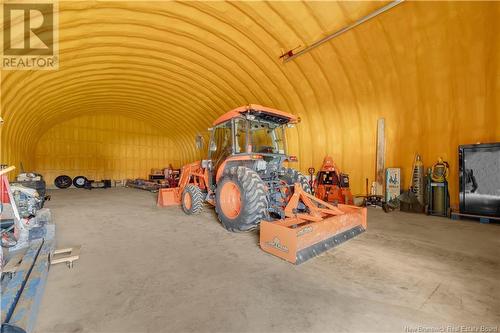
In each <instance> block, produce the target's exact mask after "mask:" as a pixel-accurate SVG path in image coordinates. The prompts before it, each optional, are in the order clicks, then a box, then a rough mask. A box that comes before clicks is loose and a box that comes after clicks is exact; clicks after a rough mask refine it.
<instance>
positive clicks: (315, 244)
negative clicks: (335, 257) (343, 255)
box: [260, 184, 366, 264]
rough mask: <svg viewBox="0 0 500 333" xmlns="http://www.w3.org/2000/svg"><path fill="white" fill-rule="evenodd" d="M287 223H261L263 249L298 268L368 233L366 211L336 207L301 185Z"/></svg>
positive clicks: (287, 214) (298, 187)
mask: <svg viewBox="0 0 500 333" xmlns="http://www.w3.org/2000/svg"><path fill="white" fill-rule="evenodd" d="M285 216H286V218H285V219H282V220H277V221H272V222H269V221H265V220H263V221H261V223H260V247H261V248H262V249H263V250H264V251H266V252H269V253H271V254H273V255H275V256H278V257H280V258H282V259H285V260H287V261H289V262H291V263H294V264H300V263H303V262H304V261H306V260H308V259H311V258H313V257H315V256H317V255H319V254H320V253H322V252H325V251H327V250H329V249H331V248H332V247H335V246H337V245H339V244H341V243H343V242H344V241H346V240H348V239H351V238H353V237H355V236H357V235H358V234H360V233H362V232H363V231H365V230H366V208H361V207H355V206H349V205H342V204H339V205H338V206H334V205H332V204H329V203H327V202H324V201H322V200H320V199H318V198H316V197H314V196H312V195H311V194H309V193H307V192H305V191H304V190H303V189H302V187H301V186H300V185H299V184H295V191H294V194H293V195H292V197H291V198H290V201H289V202H288V204H287V206H286V208H285Z"/></svg>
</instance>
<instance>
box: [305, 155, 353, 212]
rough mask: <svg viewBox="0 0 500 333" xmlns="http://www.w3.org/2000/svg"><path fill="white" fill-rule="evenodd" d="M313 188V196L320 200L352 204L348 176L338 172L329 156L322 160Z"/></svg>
mask: <svg viewBox="0 0 500 333" xmlns="http://www.w3.org/2000/svg"><path fill="white" fill-rule="evenodd" d="M312 169H313V170H314V168H312ZM313 187H314V195H315V196H316V197H317V198H319V199H321V200H324V201H327V202H330V203H339V204H347V205H352V204H353V203H354V199H353V196H352V193H351V190H350V189H349V176H348V175H347V174H345V173H342V172H340V170H339V168H338V167H337V165H336V164H335V163H334V162H333V159H332V158H331V157H330V156H326V157H325V158H324V160H323V165H322V166H321V169H320V170H319V171H318V174H317V176H316V180H315V181H314V185H313Z"/></svg>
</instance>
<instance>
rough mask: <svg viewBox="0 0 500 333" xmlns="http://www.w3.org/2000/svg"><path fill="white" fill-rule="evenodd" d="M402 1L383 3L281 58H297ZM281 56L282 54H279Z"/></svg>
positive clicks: (286, 60) (289, 59) (287, 59)
mask: <svg viewBox="0 0 500 333" xmlns="http://www.w3.org/2000/svg"><path fill="white" fill-rule="evenodd" d="M403 1H404V0H396V1H392V2H390V3H388V4H387V5H385V6H383V7H381V8H379V9H377V10H376V11H374V12H371V13H370V14H368V15H366V16H363V17H362V18H360V19H359V20H357V21H356V22H354V23H351V24H349V25H347V26H345V27H343V28H342V29H340V30H337V31H335V32H333V33H331V34H330V35H328V36H326V37H323V38H322V39H320V40H318V41H316V42H314V43H313V44H311V45H309V46H307V47H306V48H305V49H303V50H300V51H299V52H297V53H295V54H293V51H288V52H287V53H286V54H290V53H291V55H290V56H288V57H286V58H285V59H283V63H286V62H289V61H292V60H293V59H295V58H297V57H299V56H301V55H303V54H305V53H307V52H309V51H311V50H312V49H314V48H316V47H318V46H320V45H321V44H323V43H326V42H328V41H329V40H331V39H333V38H335V37H338V36H340V35H342V34H343V33H345V32H347V31H349V30H351V29H353V28H355V27H357V26H358V25H360V24H362V23H364V22H366V21H368V20H370V19H372V18H374V17H376V16H378V15H380V14H382V13H384V12H386V11H388V10H389V9H391V8H394V7H396V6H397V5H399V4H400V3H401V2H403ZM286 54H285V55H286ZM281 57H283V56H281ZM281 57H280V58H281Z"/></svg>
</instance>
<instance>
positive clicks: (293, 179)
mask: <svg viewBox="0 0 500 333" xmlns="http://www.w3.org/2000/svg"><path fill="white" fill-rule="evenodd" d="M283 180H284V181H285V182H286V183H287V184H288V185H291V186H293V185H294V184H295V183H299V184H300V186H302V189H303V190H304V192H306V193H309V194H311V185H310V184H309V180H307V178H306V176H304V175H303V174H301V173H300V172H298V171H297V170H295V169H291V168H286V169H285V175H284V176H283ZM292 193H293V188H292Z"/></svg>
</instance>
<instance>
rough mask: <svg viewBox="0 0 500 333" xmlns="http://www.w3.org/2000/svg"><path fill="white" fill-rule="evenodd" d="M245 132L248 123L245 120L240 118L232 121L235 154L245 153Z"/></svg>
mask: <svg viewBox="0 0 500 333" xmlns="http://www.w3.org/2000/svg"><path fill="white" fill-rule="evenodd" d="M247 130H248V121H247V120H246V119H242V118H240V119H235V120H234V135H235V136H236V138H235V140H234V153H235V154H241V153H246V152H247Z"/></svg>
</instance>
